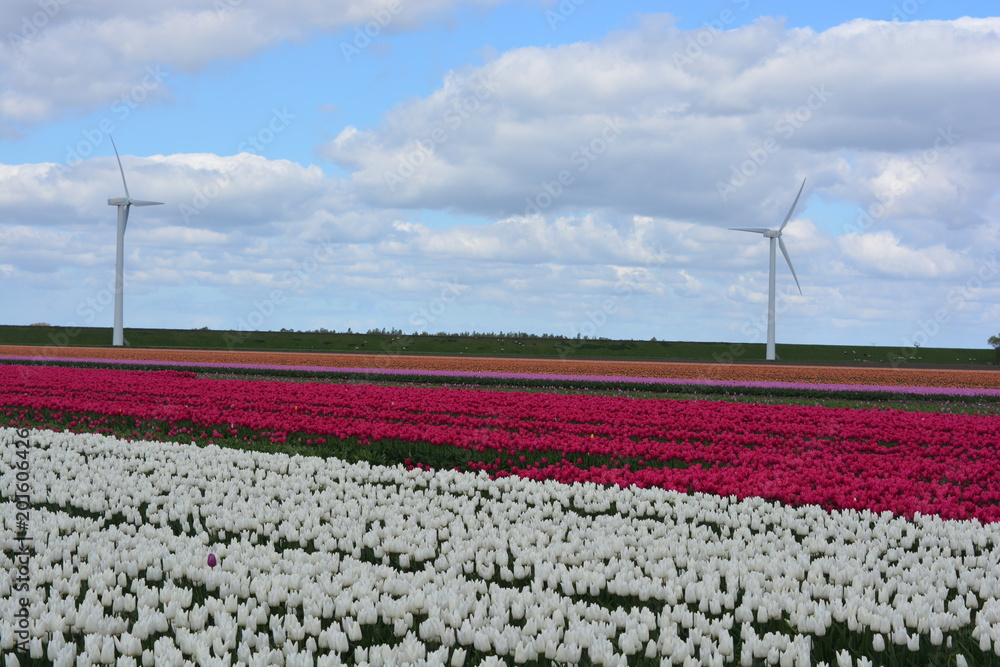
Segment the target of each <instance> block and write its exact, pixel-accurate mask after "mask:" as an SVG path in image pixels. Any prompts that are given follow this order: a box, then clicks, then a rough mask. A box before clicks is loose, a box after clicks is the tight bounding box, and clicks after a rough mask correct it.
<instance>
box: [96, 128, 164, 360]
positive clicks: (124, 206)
mask: <svg viewBox="0 0 1000 667" xmlns="http://www.w3.org/2000/svg"><path fill="white" fill-rule="evenodd" d="M111 147H112V148H114V149H115V157H116V158H118V171H120V172H121V174H122V185H123V186H125V196H124V197H116V198H114V199H109V200H108V205H109V206H117V207H118V248H117V250H116V254H115V328H114V333H113V334H112V338H111V344H112V345H117V346H121V345H122V344H123V343H124V342H125V335H124V332H123V329H122V291H123V290H122V286H123V283H124V280H123V278H122V275H123V273H124V270H125V226H126V225H127V224H128V210H129V207H131V206H157V205H159V204H162V203H163V202H161V201H143V200H141V199H132V196H131V195H129V193H128V183H126V182H125V170H124V169H123V168H122V159H121V157H120V156H119V155H118V147H117V146H115V140H114V139H111Z"/></svg>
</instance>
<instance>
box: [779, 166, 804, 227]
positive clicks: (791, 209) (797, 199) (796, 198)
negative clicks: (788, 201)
mask: <svg viewBox="0 0 1000 667" xmlns="http://www.w3.org/2000/svg"><path fill="white" fill-rule="evenodd" d="M804 187H806V179H804V178H803V179H802V185H800V186H799V194H797V195H795V201H793V202H792V207H791V208H790V209H788V215H786V216H785V221H784V222H782V223H781V227H778V231H779V232H780V231H781V230H783V229H784V228H785V225H787V224H788V221H789V220H791V219H792V211H794V210H795V205H796V204H798V203H799V197H801V196H802V188H804Z"/></svg>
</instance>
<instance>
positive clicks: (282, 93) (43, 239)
mask: <svg viewBox="0 0 1000 667" xmlns="http://www.w3.org/2000/svg"><path fill="white" fill-rule="evenodd" d="M997 14H998V12H997V6H996V4H995V3H994V2H985V1H967V0H950V1H948V2H945V1H944V0H895V1H889V0H886V1H885V2H870V1H866V2H860V1H846V2H838V3H804V2H791V1H779V0H773V1H769V0H709V1H699V2H695V1H693V0H692V1H685V2H646V1H638V2H622V3H611V2H599V1H598V0H561V1H555V0H424V1H421V2H418V1H416V0H350V1H339V2H326V1H321V0H288V1H286V2H282V3H275V2H258V1H254V0H198V1H195V0H178V1H176V2H172V3H169V6H167V7H166V8H165V7H164V5H163V4H162V3H160V2H153V1H152V0H128V1H125V0H92V1H89V2H82V1H81V0H36V1H27V0H14V1H8V2H5V3H3V4H2V5H0V27H2V31H0V37H2V42H0V183H2V186H0V277H2V280H3V282H4V289H3V295H4V296H3V299H4V302H3V310H2V316H0V324H18V325H22V324H31V323H36V322H47V323H50V324H54V325H59V326H65V327H69V328H70V329H72V328H74V327H87V326H104V327H110V326H111V324H112V321H113V291H114V266H115V242H116V231H115V230H116V222H115V221H116V212H115V211H116V209H115V208H114V207H112V206H109V205H108V203H107V200H108V198H113V197H121V196H123V195H124V190H123V184H122V179H121V174H120V173H119V170H118V163H117V162H116V160H115V154H114V150H113V148H112V144H111V138H112V137H113V138H114V141H115V144H116V145H117V147H118V150H119V152H120V154H121V162H122V165H123V169H124V172H125V176H126V179H127V183H128V188H129V193H130V194H131V196H133V197H135V198H136V199H146V200H154V201H160V202H164V204H163V205H162V206H150V207H142V208H139V207H133V208H132V209H131V212H130V217H129V223H128V228H127V233H126V237H125V294H124V299H125V305H124V319H125V327H126V337H127V330H128V328H129V327H136V328H139V327H142V328H178V329H193V328H201V327H208V328H210V329H222V330H279V329H282V328H288V329H296V330H316V329H320V328H325V329H328V330H332V331H346V330H348V329H349V328H350V329H351V330H353V331H367V330H370V329H400V330H402V331H403V332H405V333H415V332H422V331H427V332H430V333H436V332H440V331H446V332H464V331H493V332H499V331H503V332H526V333H533V334H543V333H549V334H558V335H565V336H570V337H574V336H577V335H581V336H587V337H591V338H594V337H603V338H611V339H635V340H648V339H650V338H656V339H658V340H673V341H724V342H731V343H734V344H738V343H761V342H764V340H765V338H766V316H767V295H768V242H767V240H766V239H765V238H764V237H763V236H762V235H760V234H748V233H745V232H739V231H731V230H730V228H732V227H759V228H763V227H767V228H774V227H777V226H779V225H780V224H781V223H782V221H783V220H784V218H785V216H786V215H787V214H788V211H789V207H790V206H791V205H792V202H793V200H794V199H795V195H796V193H797V192H798V190H799V187H800V186H801V184H802V183H803V180H805V186H804V189H803V191H802V196H801V199H800V200H799V202H798V206H797V207H796V208H795V210H794V212H793V214H792V216H791V219H790V220H789V222H788V224H787V226H786V227H785V229H784V233H783V237H782V239H783V240H784V242H785V244H786V247H787V249H788V253H789V258H790V259H791V262H792V264H793V266H794V270H795V276H793V275H792V272H791V270H790V269H789V267H788V265H787V264H786V263H785V261H784V259H783V258H782V255H781V253H780V252H779V253H778V256H777V259H778V264H777V270H776V290H777V341H778V344H779V354H780V344H781V343H798V344H809V343H813V344H837V345H885V346H892V347H895V346H899V347H900V349H901V350H906V349H910V348H912V347H913V346H915V345H919V346H922V347H960V348H980V349H981V348H985V347H988V345H987V343H986V340H987V338H988V337H989V336H991V335H995V334H998V333H1000V178H998V176H1000V114H998V113H997V111H996V109H997V106H998V103H1000V78H998V77H1000V17H998V16H997ZM796 277H797V279H798V282H799V284H800V285H801V293H800V292H799V289H798V287H797V286H796V280H795V278H796ZM109 343H110V341H109Z"/></svg>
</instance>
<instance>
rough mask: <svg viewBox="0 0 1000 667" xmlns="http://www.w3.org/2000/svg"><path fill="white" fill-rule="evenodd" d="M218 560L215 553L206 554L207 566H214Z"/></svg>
mask: <svg viewBox="0 0 1000 667" xmlns="http://www.w3.org/2000/svg"><path fill="white" fill-rule="evenodd" d="M218 562H219V560H218V559H217V558H216V557H215V554H208V566H209V567H215V565H216V563H218Z"/></svg>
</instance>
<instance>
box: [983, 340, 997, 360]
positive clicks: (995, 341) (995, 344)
mask: <svg viewBox="0 0 1000 667" xmlns="http://www.w3.org/2000/svg"><path fill="white" fill-rule="evenodd" d="M986 342H987V343H989V344H990V345H992V346H993V349H994V350H996V353H997V361H1000V335H997V336H990V337H989V340H987V341H986Z"/></svg>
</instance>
